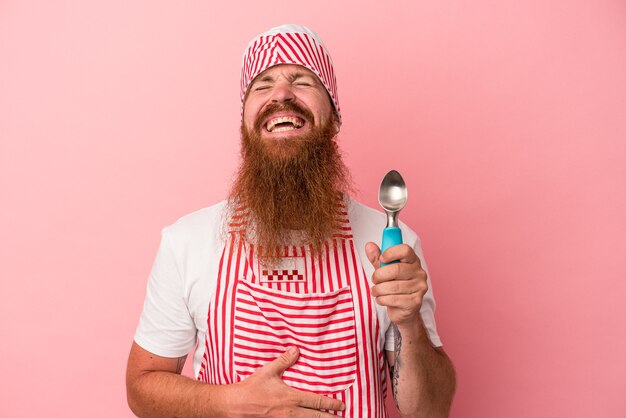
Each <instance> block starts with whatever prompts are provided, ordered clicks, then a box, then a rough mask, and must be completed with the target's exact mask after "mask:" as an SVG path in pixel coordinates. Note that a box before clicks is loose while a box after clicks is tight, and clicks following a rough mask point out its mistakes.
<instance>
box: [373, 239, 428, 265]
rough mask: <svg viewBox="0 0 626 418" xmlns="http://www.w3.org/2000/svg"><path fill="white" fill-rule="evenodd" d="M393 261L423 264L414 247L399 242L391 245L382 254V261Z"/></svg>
mask: <svg viewBox="0 0 626 418" xmlns="http://www.w3.org/2000/svg"><path fill="white" fill-rule="evenodd" d="M392 261H399V262H401V263H418V264H419V265H420V266H421V262H420V259H419V257H418V256H417V254H415V251H414V250H413V247H411V246H410V245H407V244H398V245H394V246H391V247H389V248H387V249H386V250H385V252H383V253H382V254H381V255H380V262H381V263H391V262H392Z"/></svg>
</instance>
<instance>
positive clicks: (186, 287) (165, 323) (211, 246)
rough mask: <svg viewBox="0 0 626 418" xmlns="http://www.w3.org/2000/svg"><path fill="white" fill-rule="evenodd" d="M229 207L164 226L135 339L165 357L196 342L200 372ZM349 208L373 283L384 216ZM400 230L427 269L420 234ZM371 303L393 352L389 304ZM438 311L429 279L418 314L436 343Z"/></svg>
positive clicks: (357, 206)
mask: <svg viewBox="0 0 626 418" xmlns="http://www.w3.org/2000/svg"><path fill="white" fill-rule="evenodd" d="M225 208H226V202H225V201H222V202H220V203H218V204H216V205H213V206H210V207H208V208H204V209H201V210H199V211H196V212H193V213H190V214H189V215H186V216H184V217H182V218H180V219H179V220H178V221H176V222H175V223H174V224H172V225H170V226H168V227H166V228H164V229H163V231H162V233H161V244H160V246H159V250H158V253H157V256H156V259H155V261H154V265H153V266H152V271H151V273H150V277H149V280H148V288H147V292H146V298H145V301H144V307H143V312H142V314H141V318H140V321H139V326H138V327H137V331H136V333H135V342H136V343H137V344H139V345H140V346H141V347H142V348H144V349H145V350H148V351H150V352H151V353H154V354H156V355H159V356H162V357H182V356H184V355H186V354H188V353H189V352H190V351H191V350H192V349H193V348H194V347H196V350H195V352H194V355H193V366H194V373H195V375H196V376H197V374H198V372H199V370H200V364H201V362H202V356H203V354H204V349H205V338H206V332H207V315H208V309H209V301H210V300H211V297H212V296H213V294H214V292H215V288H216V279H217V273H218V267H219V266H218V264H219V259H220V256H221V253H222V250H223V247H224V242H225V233H224V231H225V229H224V226H223V225H224V222H225V221H226V219H225V214H226V211H225ZM347 208H348V217H349V219H350V223H351V226H352V234H353V236H354V243H355V247H356V248H357V250H358V255H359V258H360V260H361V264H362V265H363V268H364V270H365V275H366V277H367V278H368V280H370V284H371V277H372V273H373V272H374V267H373V266H372V265H371V264H370V262H369V260H368V259H367V255H366V254H365V244H366V243H367V242H369V241H372V242H376V243H380V239H381V236H382V230H383V228H384V227H385V223H386V216H385V215H384V214H383V213H382V212H379V211H376V210H374V209H371V208H369V207H367V206H365V205H363V204H361V203H359V202H357V201H354V200H351V201H349V202H348V206H347ZM400 229H401V230H402V235H403V239H404V242H405V243H407V244H409V245H411V246H412V247H413V248H414V250H415V253H416V254H417V255H418V257H419V258H420V260H421V263H422V268H423V269H424V270H426V271H428V268H427V266H426V262H425V261H424V255H423V253H422V248H421V245H420V240H419V237H418V236H417V235H416V234H415V232H413V230H411V229H410V228H408V227H407V226H406V225H404V224H403V223H402V222H401V223H400ZM373 305H374V306H375V307H376V310H377V312H376V313H377V318H378V323H379V326H380V331H381V332H380V336H381V337H380V338H381V341H380V342H379V344H380V346H384V348H385V350H389V351H393V347H394V343H393V334H392V329H391V328H390V327H389V325H390V320H389V317H388V316H387V308H386V307H384V306H379V305H378V304H376V303H374V304H373ZM434 311H435V299H434V297H433V291H432V286H431V283H430V278H429V279H428V291H427V292H426V294H425V296H424V298H423V302H422V308H421V311H420V313H421V315H422V319H423V321H424V324H425V326H426V329H427V331H428V335H429V337H430V340H431V342H432V344H433V345H435V346H441V345H442V344H441V340H440V339H439V336H438V335H437V329H436V325H435V317H434ZM196 343H197V344H196Z"/></svg>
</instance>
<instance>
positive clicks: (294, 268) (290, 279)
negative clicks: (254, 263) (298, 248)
mask: <svg viewBox="0 0 626 418" xmlns="http://www.w3.org/2000/svg"><path fill="white" fill-rule="evenodd" d="M260 272H261V274H260V275H259V281H260V282H261V283H304V282H306V263H305V259H304V257H284V258H282V259H281V262H280V264H279V265H278V266H276V267H274V268H271V269H267V268H260Z"/></svg>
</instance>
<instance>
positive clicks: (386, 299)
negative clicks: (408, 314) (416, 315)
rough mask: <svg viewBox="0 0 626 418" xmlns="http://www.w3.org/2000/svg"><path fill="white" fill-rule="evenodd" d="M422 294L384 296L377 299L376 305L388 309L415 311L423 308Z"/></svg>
mask: <svg viewBox="0 0 626 418" xmlns="http://www.w3.org/2000/svg"><path fill="white" fill-rule="evenodd" d="M422 296H423V295H422V294H420V293H411V294H410V295H384V296H378V297H377V298H376V303H377V304H379V305H380V306H386V307H387V308H394V309H401V310H405V311H413V310H416V309H417V308H420V307H421V306H422V299H423V298H422Z"/></svg>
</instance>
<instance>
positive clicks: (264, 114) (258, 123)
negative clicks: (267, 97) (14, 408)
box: [254, 102, 314, 132]
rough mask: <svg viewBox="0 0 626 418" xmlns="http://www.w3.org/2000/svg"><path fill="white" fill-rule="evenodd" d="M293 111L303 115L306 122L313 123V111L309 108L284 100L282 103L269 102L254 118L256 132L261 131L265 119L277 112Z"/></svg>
mask: <svg viewBox="0 0 626 418" xmlns="http://www.w3.org/2000/svg"><path fill="white" fill-rule="evenodd" d="M282 111H287V112H293V113H295V114H297V115H298V116H300V117H302V119H304V120H305V121H306V122H308V123H310V124H313V118H314V116H313V112H311V111H310V110H308V109H305V108H303V107H302V106H300V105H298V104H296V103H293V102H284V103H282V104H279V103H271V104H269V105H268V106H267V107H266V108H265V109H263V111H261V112H260V113H259V114H258V115H257V117H256V119H255V120H254V130H255V131H256V132H261V128H262V127H263V121H264V120H265V119H267V118H268V117H269V116H271V115H272V114H273V113H276V112H282Z"/></svg>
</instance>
